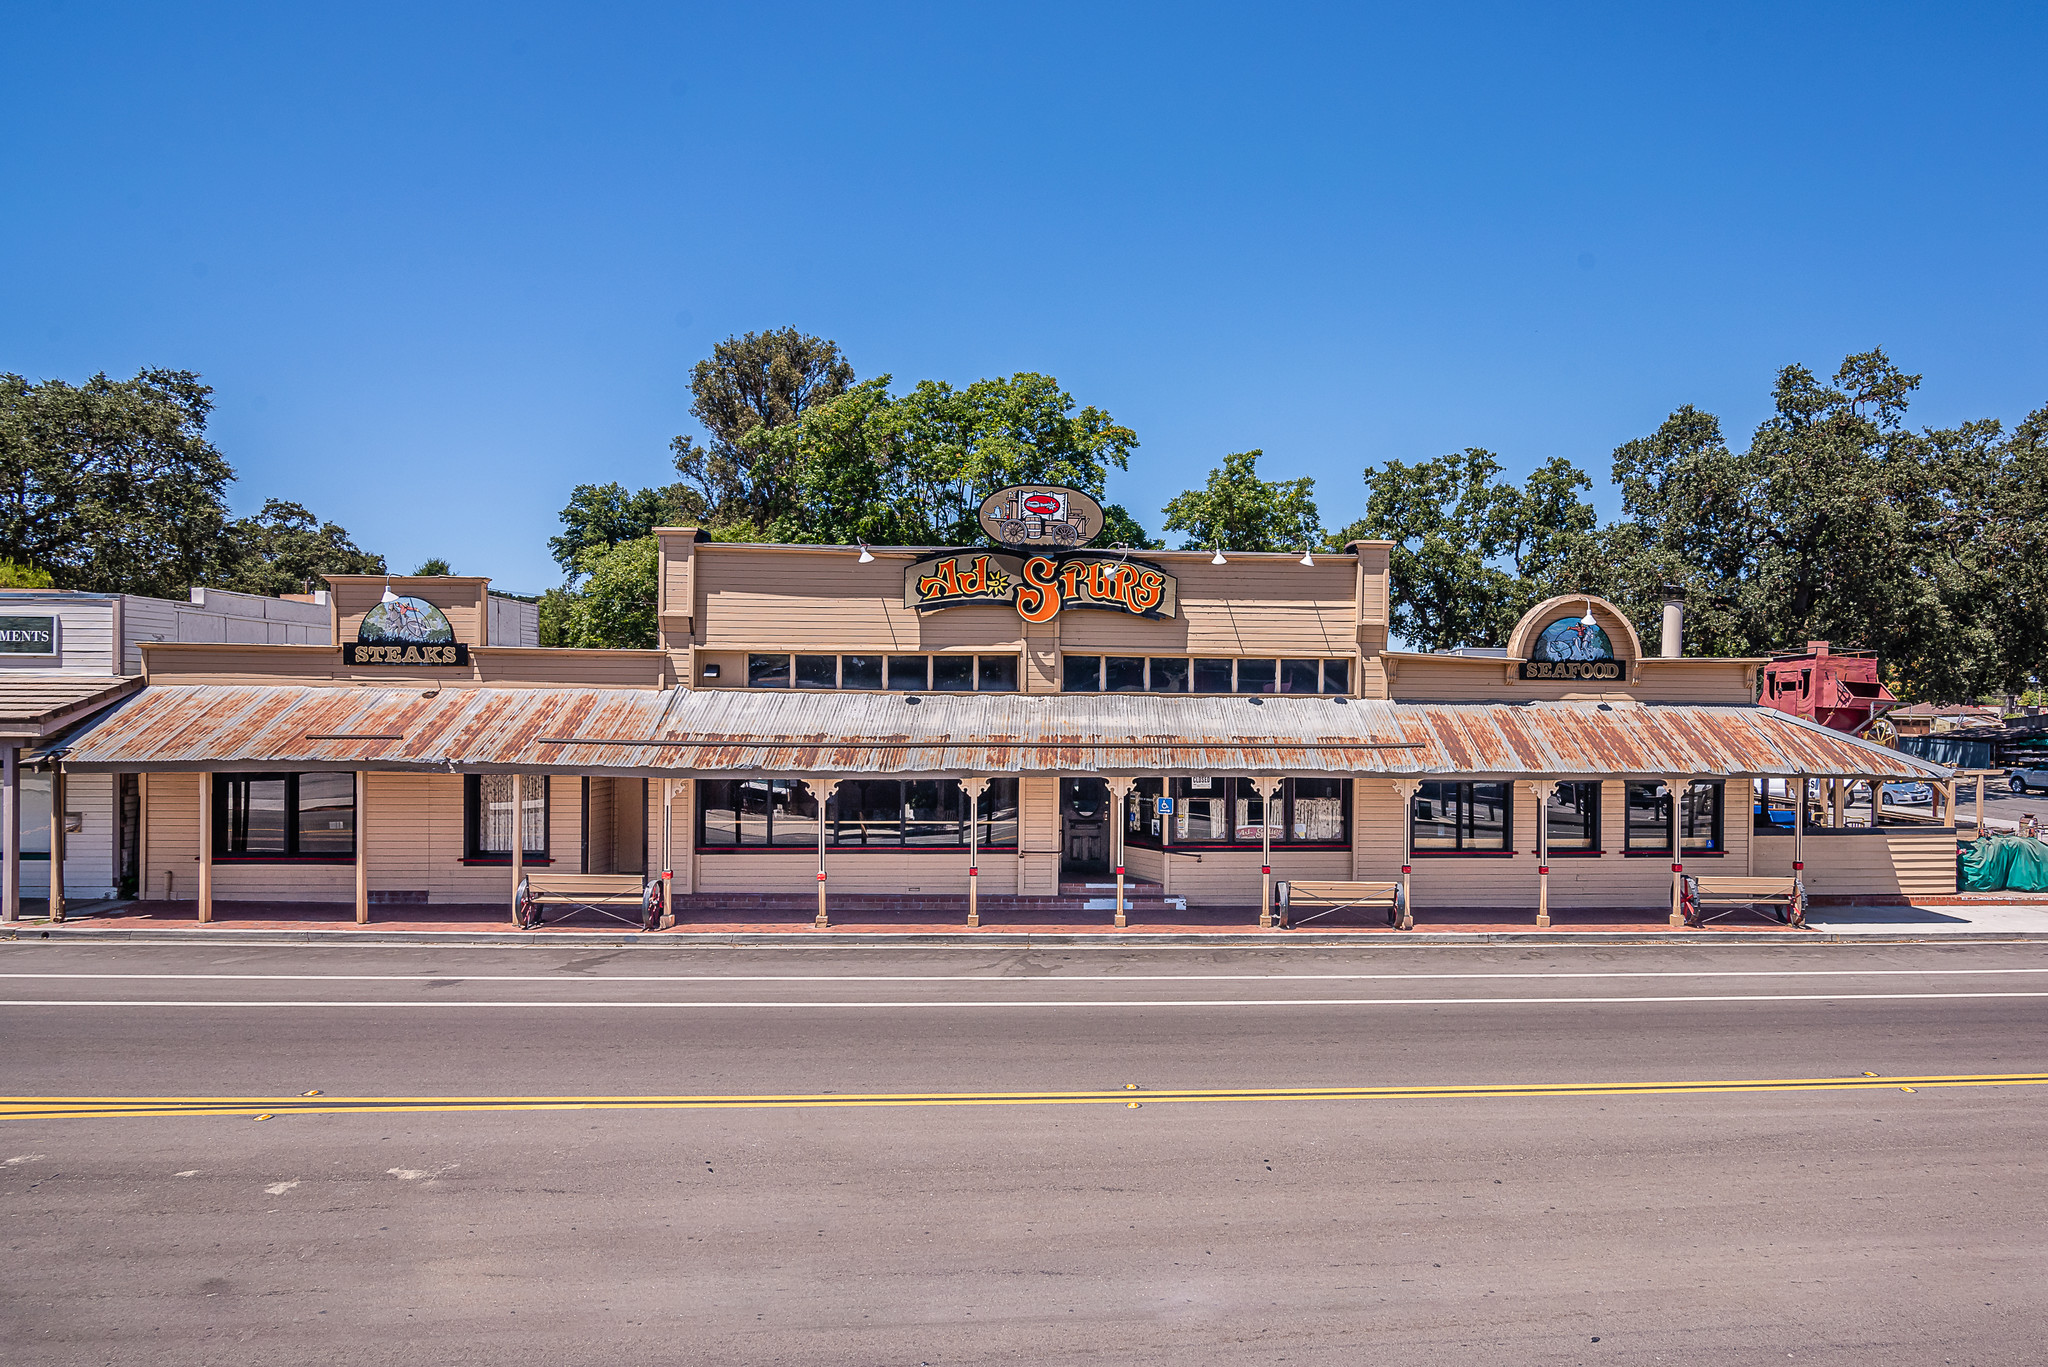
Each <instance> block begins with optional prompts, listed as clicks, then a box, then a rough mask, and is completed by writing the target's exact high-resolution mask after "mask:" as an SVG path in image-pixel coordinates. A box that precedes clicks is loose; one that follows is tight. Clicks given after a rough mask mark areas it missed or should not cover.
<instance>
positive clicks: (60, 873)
mask: <svg viewBox="0 0 2048 1367" xmlns="http://www.w3.org/2000/svg"><path fill="white" fill-rule="evenodd" d="M63 919H64V766H63V765H62V764H52V765H51V766H50V920H51V922H52V923H53V924H54V923H57V922H61V921H62V920H63Z"/></svg>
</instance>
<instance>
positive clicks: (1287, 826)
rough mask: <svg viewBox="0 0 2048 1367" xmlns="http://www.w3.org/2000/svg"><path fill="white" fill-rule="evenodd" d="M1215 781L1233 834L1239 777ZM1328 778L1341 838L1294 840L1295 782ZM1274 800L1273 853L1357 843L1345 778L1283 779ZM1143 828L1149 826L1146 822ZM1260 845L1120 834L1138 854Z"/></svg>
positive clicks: (1167, 787)
mask: <svg viewBox="0 0 2048 1367" xmlns="http://www.w3.org/2000/svg"><path fill="white" fill-rule="evenodd" d="M1212 696H1214V695H1212ZM1186 777H1187V775H1185V774H1175V775H1172V776H1171V777H1170V778H1168V779H1167V780H1166V782H1165V784H1163V785H1162V791H1161V792H1158V793H1148V794H1145V795H1144V800H1145V801H1146V802H1148V803H1149V802H1151V801H1152V800H1153V799H1154V798H1155V797H1165V796H1167V794H1168V793H1170V792H1172V787H1171V783H1172V780H1173V779H1174V778H1186ZM1216 777H1218V778H1220V779H1222V781H1223V782H1224V783H1225V784H1227V785H1228V786H1227V787H1226V788H1225V789H1224V791H1223V800H1224V802H1225V804H1226V807H1225V812H1224V819H1225V824H1226V825H1228V827H1229V828H1230V829H1231V831H1233V832H1235V831H1236V830H1237V829H1238V827H1239V826H1240V825H1241V824H1242V823H1241V822H1240V821H1239V820H1238V817H1237V810H1238V801H1237V780H1238V779H1239V778H1240V777H1242V775H1238V774H1219V775H1217V776H1216ZM1332 777H1335V778H1337V781H1338V782H1340V783H1342V784H1343V785H1344V787H1343V790H1342V791H1343V799H1342V800H1343V804H1344V835H1343V837H1342V838H1341V839H1338V840H1296V839H1294V838H1293V835H1294V783H1295V779H1296V778H1312V779H1321V778H1332ZM1138 797H1139V794H1138V792H1137V790H1135V789H1133V790H1132V793H1131V799H1132V800H1133V801H1135V800H1137V799H1138ZM1274 800H1275V801H1276V802H1278V803H1279V804H1280V824H1279V825H1278V826H1275V827H1274V828H1273V829H1274V830H1275V831H1276V832H1277V834H1275V835H1274V837H1273V848H1274V849H1275V850H1282V849H1285V850H1297V851H1298V850H1348V849H1351V848H1352V847H1353V845H1355V844H1356V843H1357V834H1358V833H1357V830H1356V829H1355V827H1354V825H1353V820H1352V818H1353V816H1354V815H1355V808H1356V806H1357V800H1358V795H1357V790H1356V789H1355V788H1354V787H1353V784H1352V780H1350V779H1349V778H1344V777H1342V776H1339V775H1331V774H1300V775H1287V776H1284V777H1283V778H1282V779H1281V789H1280V792H1279V795H1278V796H1277V797H1276V798H1275V799H1274ZM1145 815H1146V816H1147V817H1150V816H1151V815H1152V814H1151V813H1150V812H1149V811H1148V812H1146V813H1145ZM1171 819H1172V818H1171V817H1169V818H1167V820H1171ZM1145 824H1149V822H1147V823H1145ZM1254 829H1256V828H1254ZM1262 843H1263V842H1261V841H1260V840H1258V839H1257V838H1254V837H1249V836H1248V837H1246V838H1245V839H1242V840H1239V839H1235V838H1233V839H1229V840H1174V841H1171V842H1169V841H1168V840H1167V839H1166V837H1165V834H1164V833H1163V832H1162V833H1161V834H1159V835H1153V834H1152V833H1151V832H1150V831H1148V830H1142V829H1141V830H1140V831H1137V832H1132V831H1128V830H1127V831H1126V832H1125V833H1124V845H1125V847H1126V848H1129V849H1140V850H1190V851H1193V850H1205V851H1206V850H1248V851H1251V852H1253V853H1256V852H1257V851H1258V850H1259V849H1260V848H1261V845H1262Z"/></svg>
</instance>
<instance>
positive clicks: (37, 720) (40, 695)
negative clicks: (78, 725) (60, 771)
mask: <svg viewBox="0 0 2048 1367" xmlns="http://www.w3.org/2000/svg"><path fill="white" fill-rule="evenodd" d="M141 683H142V680H141V679H138V678H130V677H124V676H121V675H114V674H87V673H82V672H65V671H63V670H54V669H49V670H13V669H10V670H4V671H0V735H6V736H10V737H14V738H17V739H23V740H33V739H39V738H41V737H43V736H46V735H49V734H50V733H51V732H52V731H54V730H56V729H57V728H59V727H62V726H65V725H68V724H69V723H71V722H73V721H76V720H77V719H78V718H79V717H80V716H81V715H83V714H85V713H86V712H89V711H90V710H91V709H92V708H93V707H95V706H97V705H100V704H103V703H108V702H112V701H113V700H114V699H115V698H118V697H120V696H121V695H122V694H123V693H127V692H130V691H132V690H133V689H135V688H137V687H139V686H140V685H141Z"/></svg>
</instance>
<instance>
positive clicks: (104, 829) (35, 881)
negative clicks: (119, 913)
mask: <svg viewBox="0 0 2048 1367" xmlns="http://www.w3.org/2000/svg"><path fill="white" fill-rule="evenodd" d="M64 810H65V811H67V812H75V813H77V814H78V817H79V819H80V820H82V821H83V822H84V823H85V828H84V829H83V830H79V831H73V832H71V833H70V834H69V835H67V836H65V837H64V896H65V898H66V899H67V900H69V901H70V902H72V903H74V904H75V903H78V902H84V901H90V900H95V899H98V898H102V897H112V896H114V895H115V894H116V893H117V892H118V891H119V889H118V887H117V886H116V883H117V879H118V871H117V870H116V869H115V867H114V861H115V850H114V776H113V775H112V774H66V775H65V776H64ZM24 834H26V832H25V831H24ZM20 868H21V892H22V895H23V896H24V897H47V896H49V895H50V861H49V860H47V859H23V860H22V861H21V863H20Z"/></svg>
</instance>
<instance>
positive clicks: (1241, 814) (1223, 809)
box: [1124, 775, 1351, 849]
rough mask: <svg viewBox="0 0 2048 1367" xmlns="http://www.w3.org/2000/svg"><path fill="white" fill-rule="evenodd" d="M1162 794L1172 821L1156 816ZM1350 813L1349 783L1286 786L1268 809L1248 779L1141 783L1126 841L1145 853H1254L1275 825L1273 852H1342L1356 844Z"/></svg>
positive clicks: (1301, 781)
mask: <svg viewBox="0 0 2048 1367" xmlns="http://www.w3.org/2000/svg"><path fill="white" fill-rule="evenodd" d="M1205 785H1206V786H1205ZM1165 795H1170V796H1171V797H1172V799H1173V810H1172V812H1171V814H1164V813H1161V812H1160V811H1159V800H1160V798H1161V797H1162V796H1165ZM1350 806H1351V780H1349V779H1343V778H1290V779H1283V780H1282V781H1281V785H1280V792H1279V794H1278V795H1277V796H1275V797H1274V798H1273V799H1272V802H1271V803H1270V806H1269V804H1268V803H1267V801H1266V800H1265V799H1263V798H1261V797H1260V796H1259V794H1258V792H1257V791H1256V790H1255V789H1254V788H1253V787H1252V780H1251V779H1249V778H1242V777H1239V778H1225V777H1222V776H1211V777H1208V778H1203V777H1201V776H1199V775H1198V776H1195V777H1192V778H1172V779H1166V780H1164V781H1163V782H1162V781H1161V780H1160V779H1156V778H1141V779H1139V780H1138V781H1137V783H1136V784H1135V785H1134V786H1133V787H1132V789H1131V798H1130V805H1129V806H1128V807H1127V808H1126V809H1125V813H1124V839H1125V841H1126V843H1128V844H1132V845H1138V846H1142V847H1145V848H1148V849H1156V848H1158V847H1160V846H1161V845H1164V844H1168V843H1171V844H1174V845H1196V846H1216V845H1224V846H1230V845H1235V846H1239V847H1249V848H1253V849H1256V848H1257V847H1258V846H1259V844H1260V836H1261V832H1262V827H1263V825H1264V823H1265V822H1267V821H1268V820H1270V821H1271V823H1272V839H1273V844H1274V845H1275V846H1276V847H1278V846H1282V845H1323V846H1336V847H1340V848H1342V847H1346V846H1348V845H1349V844H1350V841H1351V823H1350V816H1349V812H1350Z"/></svg>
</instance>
